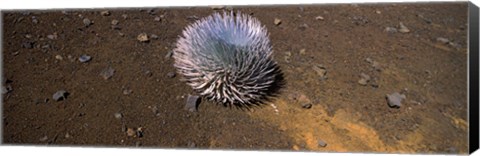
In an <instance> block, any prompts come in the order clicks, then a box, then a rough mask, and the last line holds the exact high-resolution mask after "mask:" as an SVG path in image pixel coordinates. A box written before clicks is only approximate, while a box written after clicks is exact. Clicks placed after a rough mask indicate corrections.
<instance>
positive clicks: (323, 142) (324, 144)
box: [318, 140, 327, 147]
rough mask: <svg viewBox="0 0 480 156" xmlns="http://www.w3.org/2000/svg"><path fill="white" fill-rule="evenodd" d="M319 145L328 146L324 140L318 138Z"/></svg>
mask: <svg viewBox="0 0 480 156" xmlns="http://www.w3.org/2000/svg"><path fill="white" fill-rule="evenodd" d="M318 146H320V147H326V146H327V143H326V142H325V141H323V140H318Z"/></svg>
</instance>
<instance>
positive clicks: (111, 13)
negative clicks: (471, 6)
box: [2, 2, 469, 154]
mask: <svg viewBox="0 0 480 156" xmlns="http://www.w3.org/2000/svg"><path fill="white" fill-rule="evenodd" d="M467 33H468V3H467V2H443V3H433V2H432V3H370V4H328V5H326V4H311V5H269V6H266V5H256V6H255V5H245V6H198V7H148V8H92V9H51V10H49V9H47V10H3V11H2V58H3V59H2V71H3V73H2V139H3V142H2V143H3V144H7V145H22V146H42V147H43V146H46V147H47V148H48V147H52V146H69V147H77V146H81V147H115V148H158V149H202V150H249V151H311V152H350V153H410V154H413V153H445V154H446V153H455V154H465V153H467V152H468V128H469V125H468V120H467V114H468V107H467V58H468V46H467V42H468V40H467Z"/></svg>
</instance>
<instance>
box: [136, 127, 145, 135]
mask: <svg viewBox="0 0 480 156" xmlns="http://www.w3.org/2000/svg"><path fill="white" fill-rule="evenodd" d="M135 134H136V135H137V137H139V138H141V137H143V131H142V128H141V127H139V128H137V131H136V133H135Z"/></svg>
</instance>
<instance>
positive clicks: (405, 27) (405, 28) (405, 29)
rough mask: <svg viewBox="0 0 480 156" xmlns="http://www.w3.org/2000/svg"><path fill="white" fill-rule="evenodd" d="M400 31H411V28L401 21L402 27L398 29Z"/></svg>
mask: <svg viewBox="0 0 480 156" xmlns="http://www.w3.org/2000/svg"><path fill="white" fill-rule="evenodd" d="M398 31H399V32H401V33H408V32H410V29H408V28H407V26H405V25H403V23H402V22H400V29H398Z"/></svg>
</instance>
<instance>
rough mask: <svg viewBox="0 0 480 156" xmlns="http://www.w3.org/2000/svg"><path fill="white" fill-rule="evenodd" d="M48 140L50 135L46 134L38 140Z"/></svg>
mask: <svg viewBox="0 0 480 156" xmlns="http://www.w3.org/2000/svg"><path fill="white" fill-rule="evenodd" d="M47 140H48V136H46V135H45V136H44V137H42V138H40V139H38V141H41V142H44V141H47Z"/></svg>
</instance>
